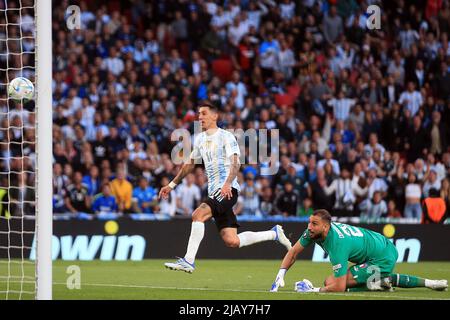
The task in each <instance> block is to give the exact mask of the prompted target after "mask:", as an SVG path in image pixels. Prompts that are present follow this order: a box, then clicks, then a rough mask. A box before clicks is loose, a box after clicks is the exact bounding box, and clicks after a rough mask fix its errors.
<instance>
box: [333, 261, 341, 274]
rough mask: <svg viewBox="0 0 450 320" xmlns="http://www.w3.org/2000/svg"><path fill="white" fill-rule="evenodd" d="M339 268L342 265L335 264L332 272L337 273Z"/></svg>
mask: <svg viewBox="0 0 450 320" xmlns="http://www.w3.org/2000/svg"><path fill="white" fill-rule="evenodd" d="M340 268H342V265H341V264H340V263H339V264H337V265H334V266H333V271H335V272H336V271H338V270H339V269H340Z"/></svg>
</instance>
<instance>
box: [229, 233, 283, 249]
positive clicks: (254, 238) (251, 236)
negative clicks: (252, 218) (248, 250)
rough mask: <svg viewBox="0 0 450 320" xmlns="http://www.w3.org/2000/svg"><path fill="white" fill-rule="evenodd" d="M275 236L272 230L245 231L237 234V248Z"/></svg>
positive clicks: (272, 238)
mask: <svg viewBox="0 0 450 320" xmlns="http://www.w3.org/2000/svg"><path fill="white" fill-rule="evenodd" d="M276 236H277V234H276V233H275V231H273V230H270V231H260V232H251V231H245V232H242V233H239V234H238V237H239V248H242V247H245V246H249V245H252V244H254V243H258V242H263V241H268V240H275V238H276Z"/></svg>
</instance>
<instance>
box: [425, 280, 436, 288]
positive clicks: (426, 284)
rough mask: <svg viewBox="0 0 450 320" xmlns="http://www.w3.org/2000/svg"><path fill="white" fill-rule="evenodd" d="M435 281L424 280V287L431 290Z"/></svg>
mask: <svg viewBox="0 0 450 320" xmlns="http://www.w3.org/2000/svg"><path fill="white" fill-rule="evenodd" d="M435 281H436V280H429V279H425V287H427V288H432V287H433V285H434V282H435Z"/></svg>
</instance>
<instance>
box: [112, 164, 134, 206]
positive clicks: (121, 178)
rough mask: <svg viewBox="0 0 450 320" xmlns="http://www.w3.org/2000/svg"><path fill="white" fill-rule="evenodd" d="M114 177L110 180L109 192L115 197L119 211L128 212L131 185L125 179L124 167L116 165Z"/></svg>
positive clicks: (131, 191) (131, 192) (131, 190)
mask: <svg viewBox="0 0 450 320" xmlns="http://www.w3.org/2000/svg"><path fill="white" fill-rule="evenodd" d="M116 174H117V176H116V178H115V179H114V180H112V181H111V184H110V185H111V192H112V194H113V195H114V197H115V198H116V202H117V206H118V208H119V212H121V213H130V209H131V200H132V195H133V186H132V184H131V183H130V182H128V181H127V180H126V173H125V169H124V168H122V167H118V168H117V171H116Z"/></svg>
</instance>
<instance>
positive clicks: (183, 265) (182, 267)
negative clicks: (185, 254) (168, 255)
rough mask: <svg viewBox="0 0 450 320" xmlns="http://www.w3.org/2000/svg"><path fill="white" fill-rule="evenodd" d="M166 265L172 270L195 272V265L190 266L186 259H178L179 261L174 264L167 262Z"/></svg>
mask: <svg viewBox="0 0 450 320" xmlns="http://www.w3.org/2000/svg"><path fill="white" fill-rule="evenodd" d="M164 265H165V266H166V268H168V269H170V270H178V271H184V272H187V273H192V272H194V270H195V264H194V263H192V264H190V263H189V262H187V261H186V259H184V258H178V260H177V261H176V262H174V263H171V262H166V263H164Z"/></svg>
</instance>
